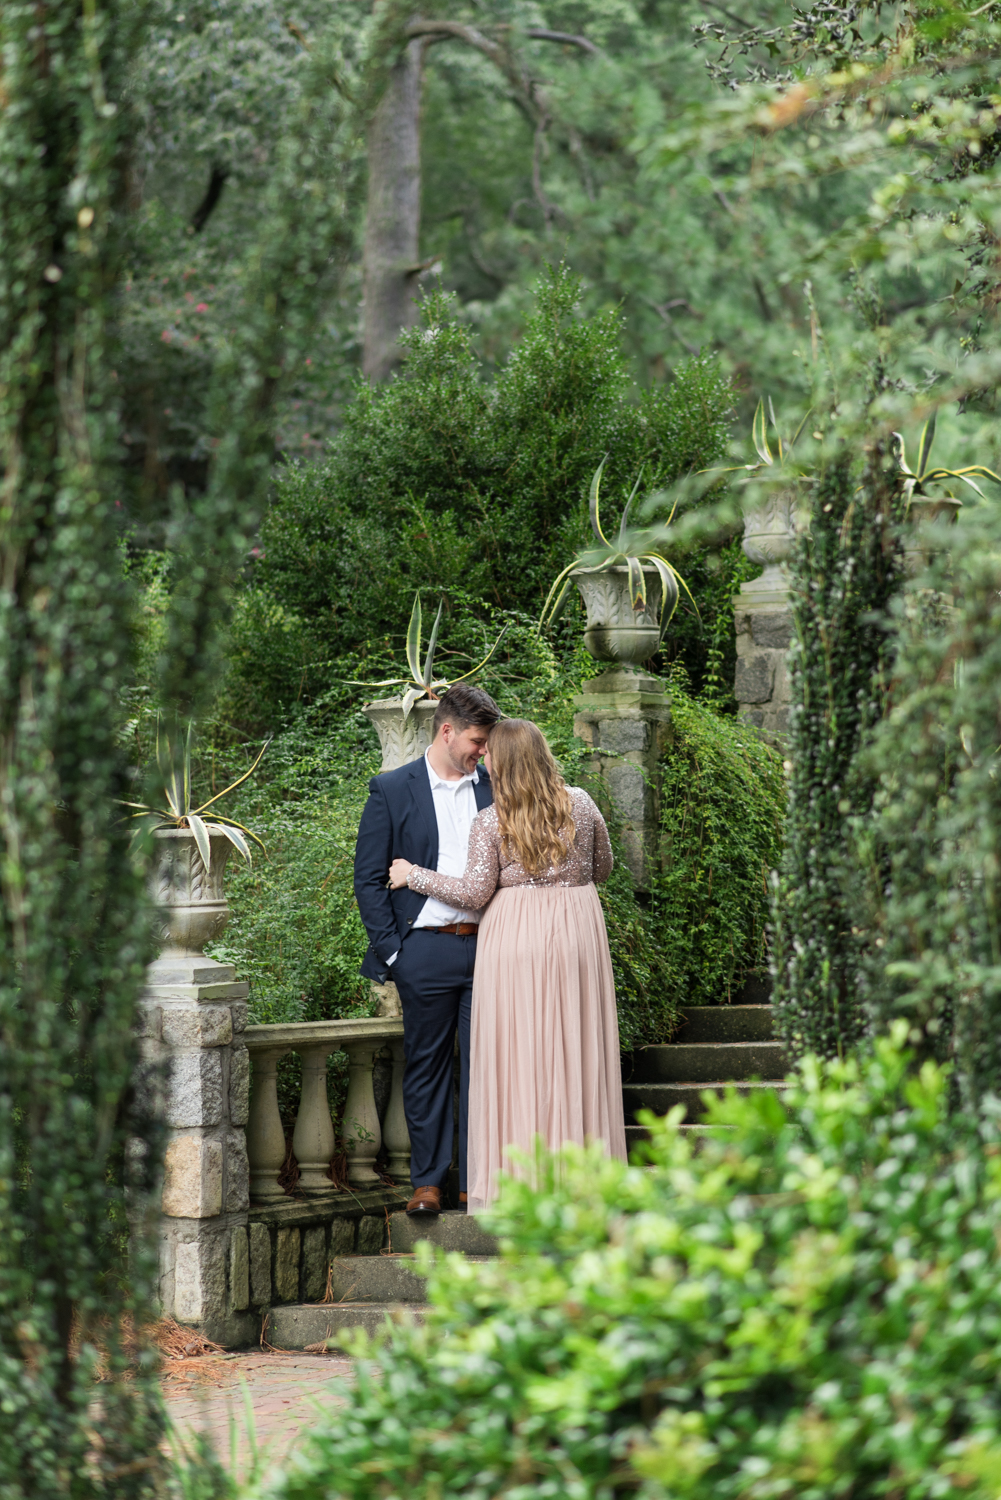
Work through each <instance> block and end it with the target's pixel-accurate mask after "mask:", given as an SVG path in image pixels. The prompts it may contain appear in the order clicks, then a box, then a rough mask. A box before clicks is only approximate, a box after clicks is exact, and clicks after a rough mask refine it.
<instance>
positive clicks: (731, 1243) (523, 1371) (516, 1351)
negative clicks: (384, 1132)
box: [266, 1026, 1001, 1500]
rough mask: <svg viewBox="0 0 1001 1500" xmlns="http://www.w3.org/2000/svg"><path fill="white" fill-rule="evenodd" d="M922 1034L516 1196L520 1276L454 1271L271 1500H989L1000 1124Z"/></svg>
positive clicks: (361, 1376) (503, 1215) (515, 1255)
mask: <svg viewBox="0 0 1001 1500" xmlns="http://www.w3.org/2000/svg"><path fill="white" fill-rule="evenodd" d="M902 1030H903V1028H902V1027H899V1026H898V1028H897V1037H896V1041H895V1042H891V1041H890V1040H889V1039H888V1038H884V1039H883V1040H881V1041H880V1043H879V1044H878V1046H877V1049H876V1054H875V1057H874V1058H873V1059H872V1060H870V1061H869V1062H868V1063H867V1064H866V1065H865V1067H864V1069H862V1068H860V1065H859V1064H858V1063H857V1062H854V1061H852V1062H848V1063H833V1064H828V1065H821V1064H819V1063H818V1062H816V1060H814V1061H811V1062H810V1063H809V1064H808V1065H807V1066H805V1068H804V1070H803V1072H802V1075H801V1077H800V1078H799V1079H798V1080H796V1081H795V1082H794V1084H793V1086H792V1088H791V1089H790V1090H789V1092H788V1093H787V1094H786V1095H785V1096H784V1098H783V1099H781V1100H780V1099H779V1097H778V1096H777V1095H776V1094H774V1093H772V1092H762V1093H760V1094H758V1095H755V1096H752V1097H750V1098H739V1097H736V1096H735V1095H733V1094H731V1096H730V1097H729V1098H728V1099H726V1100H725V1101H719V1102H717V1103H716V1104H714V1105H713V1109H712V1119H713V1122H714V1124H715V1125H717V1126H727V1127H729V1128H728V1129H726V1130H721V1131H720V1133H719V1134H718V1135H717V1136H712V1137H710V1138H709V1139H706V1140H705V1141H703V1143H702V1145H701V1146H700V1148H699V1149H698V1150H695V1151H693V1148H692V1144H691V1142H690V1141H689V1140H687V1139H686V1138H685V1137H684V1135H683V1133H681V1132H680V1131H679V1130H678V1129H677V1123H676V1121H675V1120H673V1119H671V1118H669V1119H668V1120H667V1121H665V1122H664V1123H662V1124H659V1125H657V1126H655V1127H654V1143H653V1147H652V1150H651V1153H650V1156H651V1161H652V1165H651V1166H648V1167H645V1168H640V1167H632V1168H627V1167H625V1166H623V1165H622V1164H620V1163H618V1162H611V1161H607V1160H605V1159H603V1158H602V1156H601V1153H600V1151H591V1152H587V1151H583V1150H577V1149H574V1150H569V1149H568V1150H567V1151H566V1152H564V1153H563V1154H562V1156H561V1157H560V1158H558V1159H555V1160H554V1159H545V1158H543V1159H541V1160H540V1161H539V1162H537V1163H536V1164H535V1166H534V1170H535V1175H536V1178H537V1185H536V1186H532V1185H530V1184H529V1183H528V1182H525V1181H509V1182H508V1183H507V1184H506V1185H505V1187H504V1189H503V1191H502V1194H501V1198H500V1200H499V1203H498V1204H497V1205H496V1207H495V1209H494V1210H493V1212H492V1213H491V1215H490V1217H489V1219H488V1221H487V1222H488V1223H489V1226H490V1227H491V1228H492V1229H493V1230H494V1231H495V1232H496V1233H498V1234H499V1236H500V1239H501V1255H500V1258H499V1260H498V1261H497V1262H495V1263H493V1264H491V1263H486V1264H477V1263H475V1262H471V1261H467V1260H463V1259H462V1258H461V1257H460V1256H455V1255H452V1256H448V1255H440V1256H438V1257H437V1258H436V1259H435V1260H434V1262H433V1269H432V1273H431V1279H430V1283H429V1297H430V1301H431V1312H430V1315H429V1317H428V1319H427V1321H426V1323H425V1325H424V1326H423V1327H422V1328H414V1327H409V1328H408V1327H403V1328H398V1329H396V1330H394V1331H392V1332H391V1333H389V1334H388V1335H387V1338H386V1341H385V1342H384V1343H383V1344H382V1345H381V1347H372V1346H371V1345H369V1344H368V1343H366V1341H365V1340H364V1338H363V1337H357V1338H355V1340H354V1341H353V1344H352V1347H353V1350H354V1352H355V1353H356V1354H357V1355H359V1356H361V1357H362V1359H363V1362H362V1363H361V1364H360V1365H359V1366H358V1382H357V1385H356V1387H355V1389H354V1390H353V1392H352V1394H351V1396H350V1398H349V1400H348V1402H347V1404H346V1405H345V1406H343V1407H338V1408H336V1409H332V1410H330V1411H329V1412H328V1414H327V1417H326V1421H325V1424H324V1426H323V1427H321V1428H320V1429H319V1430H318V1431H315V1432H314V1433H313V1434H312V1435H311V1438H310V1440H309V1442H308V1445H307V1446H306V1447H305V1448H304V1449H303V1451H302V1452H301V1453H300V1454H299V1455H298V1456H297V1457H296V1458H295V1460H293V1462H292V1464H291V1465H290V1466H289V1469H288V1471H287V1472H286V1474H285V1475H283V1476H282V1477H280V1478H279V1479H277V1480H276V1481H274V1482H273V1483H272V1485H271V1486H270V1487H269V1488H268V1489H267V1490H266V1493H267V1494H268V1495H270V1496H272V1497H275V1500H277V1497H279V1496H280V1497H282V1500H313V1497H316V1500H319V1497H321V1496H327V1495H330V1494H336V1495H339V1496H357V1497H359V1500H361V1497H363V1496H365V1497H367V1496H369V1495H370V1494H371V1489H372V1484H373V1479H374V1477H375V1476H377V1477H378V1479H377V1482H378V1484H379V1487H380V1490H381V1491H382V1492H383V1493H384V1494H385V1495H387V1496H402V1495H413V1496H416V1497H424V1496H431V1495H434V1496H444V1495H463V1496H473V1497H482V1500H485V1497H488V1496H492V1495H499V1494H510V1493H512V1492H513V1493H516V1494H529V1493H531V1494H539V1493H541V1494H546V1495H551V1496H553V1497H555V1500H563V1497H566V1500H569V1497H571V1496H572V1497H575V1500H580V1497H590V1496H594V1497H596V1500H597V1497H599V1496H609V1495H613V1494H619V1493H621V1494H627V1493H628V1494H635V1493H638V1494H639V1495H640V1496H642V1497H644V1500H662V1497H667V1496H677V1495H684V1496H687V1497H691V1500H719V1497H723V1500H727V1497H731V1496H732V1497H734V1500H736V1497H738V1496H746V1495H747V1494H748V1491H749V1488H751V1489H752V1490H753V1493H756V1494H768V1493H772V1492H775V1493H781V1494H787V1493H790V1492H796V1493H804V1494H848V1493H851V1494H852V1495H854V1496H859V1497H862V1500H875V1497H876V1496H879V1495H885V1494H887V1493H888V1492H889V1490H890V1489H893V1488H900V1489H902V1490H904V1491H905V1492H906V1493H907V1494H908V1495H910V1496H913V1497H916V1500H922V1497H929V1500H931V1497H933V1496H935V1497H957V1500H958V1496H960V1495H961V1494H972V1495H974V1496H976V1497H984V1500H986V1497H987V1496H988V1495H990V1494H992V1493H993V1490H992V1488H991V1475H992V1473H993V1472H996V1465H997V1463H998V1461H999V1458H1001V1453H999V1449H998V1438H997V1419H998V1402H999V1398H1001V1369H999V1362H998V1356H997V1343H998V1331H999V1329H998V1311H997V1299H998V1293H999V1289H1001V1252H999V1249H998V1229H999V1222H1001V1221H999V1215H1001V1177H999V1172H998V1161H999V1159H1001V1158H999V1156H998V1154H997V1150H998V1144H997V1137H998V1126H997V1122H996V1120H993V1119H991V1120H988V1121H986V1122H984V1123H983V1124H981V1125H980V1126H979V1127H978V1126H976V1125H974V1124H973V1123H972V1122H971V1121H970V1120H969V1119H965V1118H956V1117H950V1116H949V1113H948V1108H947V1094H948V1087H947V1080H946V1077H945V1076H944V1075H943V1073H942V1072H941V1071H939V1070H938V1069H937V1068H936V1067H935V1065H934V1064H932V1063H927V1064H926V1065H925V1066H924V1067H923V1068H922V1070H921V1072H920V1075H919V1076H918V1077H911V1078H910V1079H908V1077H907V1067H908V1060H907V1058H906V1056H905V1054H904V1053H903V1052H902V1051H901V1050H900V1048H899V1044H900V1036H901V1032H902ZM985 1147H986V1149H985ZM431 1254H432V1252H431V1251H430V1247H429V1248H428V1260H431ZM368 1361H372V1362H373V1365H374V1368H371V1372H370V1367H369V1366H368V1364H367V1362H368Z"/></svg>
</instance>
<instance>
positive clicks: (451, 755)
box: [441, 724, 490, 776]
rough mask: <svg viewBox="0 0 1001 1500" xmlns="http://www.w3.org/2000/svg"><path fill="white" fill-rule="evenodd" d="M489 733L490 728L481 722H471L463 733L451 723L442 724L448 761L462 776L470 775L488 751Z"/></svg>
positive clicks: (442, 735)
mask: <svg viewBox="0 0 1001 1500" xmlns="http://www.w3.org/2000/svg"><path fill="white" fill-rule="evenodd" d="M489 733H490V731H489V729H485V728H483V726H482V725H479V724H470V725H469V727H468V729H463V730H462V731H461V733H460V732H459V731H457V730H456V729H454V728H453V727H452V725H451V724H443V725H442V726H441V738H442V743H443V745H444V747H445V754H446V756H447V757H448V762H449V764H450V765H451V767H452V769H453V770H455V771H458V773H459V775H460V776H469V775H471V774H472V772H473V771H475V770H476V767H477V764H478V762H479V759H480V756H481V755H483V754H484V752H485V751H486V748H487V736H488V735H489Z"/></svg>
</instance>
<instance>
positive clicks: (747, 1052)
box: [624, 1042, 787, 1084]
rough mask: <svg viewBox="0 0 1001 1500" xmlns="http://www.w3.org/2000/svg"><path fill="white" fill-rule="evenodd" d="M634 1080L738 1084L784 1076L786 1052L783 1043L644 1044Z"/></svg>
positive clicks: (631, 1076) (635, 1061)
mask: <svg viewBox="0 0 1001 1500" xmlns="http://www.w3.org/2000/svg"><path fill="white" fill-rule="evenodd" d="M631 1063H632V1071H631V1072H630V1073H628V1074H625V1073H624V1077H625V1079H626V1081H627V1082H628V1083H630V1084H633V1083H718V1082H719V1080H720V1079H721V1078H725V1079H727V1080H732V1081H733V1082H735V1083H739V1082H741V1081H743V1080H744V1079H747V1078H781V1077H782V1076H783V1074H784V1073H785V1072H786V1068H787V1062H786V1055H785V1052H784V1050H783V1047H782V1043H781V1042H668V1043H667V1045H666V1046H660V1047H643V1048H642V1049H641V1050H640V1051H638V1052H634V1053H633V1055H632V1058H631Z"/></svg>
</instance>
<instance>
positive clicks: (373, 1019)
mask: <svg viewBox="0 0 1001 1500" xmlns="http://www.w3.org/2000/svg"><path fill="white" fill-rule="evenodd" d="M243 1034H244V1037H245V1038H246V1042H247V1047H248V1049H249V1050H250V1051H251V1052H262V1051H264V1050H265V1049H267V1048H271V1047H285V1048H287V1049H288V1050H289V1051H294V1050H295V1049H296V1048H297V1047H303V1046H310V1047H312V1046H315V1045H316V1044H317V1043H318V1042H329V1043H330V1050H331V1052H337V1051H338V1050H339V1048H340V1045H341V1043H342V1042H356V1041H373V1042H377V1041H379V1040H380V1039H382V1038H385V1039H386V1041H392V1040H395V1039H396V1038H397V1037H401V1036H402V1035H403V1022H402V1021H399V1020H393V1019H390V1018H388V1017H385V1016H355V1017H351V1018H349V1019H348V1020H344V1021H294V1022H289V1023H288V1024H287V1025H281V1024H278V1025H270V1026H248V1027H247V1029H246V1031H245V1032H244V1033H243Z"/></svg>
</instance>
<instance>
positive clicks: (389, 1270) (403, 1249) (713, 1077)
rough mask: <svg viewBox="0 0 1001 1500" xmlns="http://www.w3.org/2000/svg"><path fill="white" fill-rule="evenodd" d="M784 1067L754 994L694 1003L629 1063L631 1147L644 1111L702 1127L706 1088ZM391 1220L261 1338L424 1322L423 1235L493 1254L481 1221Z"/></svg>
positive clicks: (302, 1343) (328, 1336) (313, 1336)
mask: <svg viewBox="0 0 1001 1500" xmlns="http://www.w3.org/2000/svg"><path fill="white" fill-rule="evenodd" d="M753 993H754V992H753V991H752V994H753ZM742 998H743V997H742ZM786 1069H787V1062H786V1057H785V1054H784V1051H783V1048H782V1044H781V1043H780V1042H777V1041H776V1040H775V1038H774V1035H773V1031H772V1008H771V1006H770V1005H768V1004H765V1003H760V1001H759V1000H758V997H757V995H755V996H754V1003H749V1004H737V1005H719V1006H715V1005H713V1006H699V1007H697V1008H693V1009H692V1010H689V1011H688V1012H686V1013H685V1021H684V1024H683V1026H682V1027H681V1030H680V1031H679V1032H678V1037H677V1040H676V1041H673V1042H668V1043H666V1044H665V1045H663V1046H659V1047H643V1048H640V1049H639V1050H638V1051H636V1052H634V1053H633V1054H632V1055H631V1056H629V1057H626V1058H624V1059H623V1085H622V1094H623V1102H624V1104H625V1112H626V1137H627V1141H628V1144H629V1146H630V1148H632V1146H634V1145H636V1144H638V1143H639V1142H640V1141H641V1140H644V1139H646V1137H647V1131H646V1129H645V1127H644V1126H642V1125H640V1124H638V1123H637V1121H636V1113H637V1111H638V1110H643V1109H650V1110H653V1112H654V1114H657V1115H663V1114H666V1113H667V1111H668V1110H669V1109H672V1108H673V1107H674V1106H675V1105H676V1104H683V1105H684V1106H685V1123H684V1125H683V1126H682V1128H683V1129H687V1130H691V1131H692V1132H693V1133H698V1132H699V1131H701V1130H703V1129H705V1128H706V1127H705V1126H704V1125H702V1124H700V1121H701V1119H702V1116H703V1113H704V1107H703V1104H702V1099H701V1095H702V1093H703V1091H704V1090H705V1089H707V1088H714V1087H715V1088H718V1089H722V1088H723V1087H725V1086H726V1085H727V1084H735V1085H736V1086H737V1088H738V1089H739V1090H740V1091H741V1092H742V1093H747V1092H749V1091H750V1090H751V1089H756V1088H774V1087H782V1079H783V1076H784V1074H785V1072H786ZM367 1222H369V1223H371V1222H372V1221H371V1218H370V1219H369V1220H368V1221H367ZM385 1225H386V1227H385V1230H384V1232H383V1237H382V1247H381V1249H380V1250H378V1251H376V1250H375V1248H374V1246H373V1245H372V1237H371V1236H368V1237H367V1238H366V1246H367V1247H371V1248H369V1249H368V1253H361V1254H354V1255H340V1256H336V1257H334V1258H333V1259H332V1260H331V1262H330V1271H329V1276H328V1281H327V1290H326V1296H325V1298H324V1300H323V1301H321V1302H299V1303H286V1304H284V1305H279V1306H275V1307H272V1309H271V1311H270V1312H269V1313H268V1316H267V1322H266V1325H265V1329H264V1334H263V1342H264V1343H266V1344H271V1345H272V1346H273V1347H275V1348H278V1349H306V1350H310V1351H315V1352H320V1351H321V1350H323V1349H324V1348H326V1347H327V1344H328V1340H334V1339H336V1335H337V1334H338V1333H340V1332H341V1331H342V1330H345V1329H349V1328H365V1329H367V1330H368V1331H370V1332H374V1331H375V1330H376V1329H377V1328H380V1327H382V1325H383V1323H384V1321H385V1318H386V1316H387V1314H388V1315H389V1316H399V1315H400V1314H401V1313H402V1312H406V1313H408V1314H409V1315H411V1316H412V1317H414V1318H415V1319H416V1320H418V1321H419V1320H420V1318H421V1317H422V1316H423V1313H424V1311H425V1300H424V1299H425V1282H424V1279H423V1277H421V1276H419V1275H418V1274H417V1272H416V1269H415V1257H414V1249H415V1247H416V1244H417V1241H418V1240H420V1239H423V1240H430V1242H431V1243H432V1244H434V1245H439V1246H441V1248H442V1249H444V1250H457V1251H460V1252H461V1253H462V1254H463V1255H466V1256H468V1257H469V1258H470V1259H474V1260H481V1259H486V1258H488V1257H489V1256H490V1255H492V1254H494V1253H496V1245H495V1242H494V1241H493V1240H492V1239H491V1237H490V1236H489V1235H487V1234H486V1233H485V1232H484V1231H483V1229H481V1228H480V1226H479V1223H478V1221H477V1220H476V1218H475V1217H473V1218H470V1217H469V1216H468V1215H466V1214H462V1213H457V1212H454V1211H446V1212H444V1213H442V1214H441V1215H440V1217H439V1218H438V1219H431V1220H427V1219H424V1220H413V1219H408V1218H407V1216H406V1214H405V1213H403V1212H401V1211H399V1210H398V1209H397V1210H396V1211H395V1212H393V1211H391V1210H387V1211H386V1215H385ZM372 1227H373V1229H375V1225H374V1224H373V1225H372ZM376 1236H377V1231H376ZM361 1242H362V1241H361V1237H360V1236H359V1245H360V1244H361ZM376 1243H377V1238H376ZM334 1347H336V1345H334Z"/></svg>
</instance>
